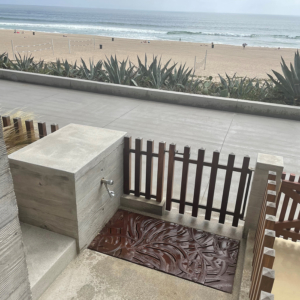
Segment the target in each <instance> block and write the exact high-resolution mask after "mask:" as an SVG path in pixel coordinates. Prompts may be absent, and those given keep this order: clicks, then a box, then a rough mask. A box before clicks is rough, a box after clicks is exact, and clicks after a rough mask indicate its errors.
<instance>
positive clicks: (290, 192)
mask: <svg viewBox="0 0 300 300" xmlns="http://www.w3.org/2000/svg"><path fill="white" fill-rule="evenodd" d="M285 178H286V174H285V173H283V175H282V183H281V187H280V192H279V196H278V203H277V211H276V213H277V218H278V221H277V222H276V223H275V231H276V237H282V238H284V239H289V238H290V239H292V241H294V242H297V241H298V240H300V233H299V232H300V212H299V213H297V212H298V209H297V208H298V204H300V176H299V178H298V182H295V179H296V176H295V174H290V176H289V180H285Z"/></svg>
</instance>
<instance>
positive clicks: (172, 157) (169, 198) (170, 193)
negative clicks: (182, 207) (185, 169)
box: [166, 144, 176, 211]
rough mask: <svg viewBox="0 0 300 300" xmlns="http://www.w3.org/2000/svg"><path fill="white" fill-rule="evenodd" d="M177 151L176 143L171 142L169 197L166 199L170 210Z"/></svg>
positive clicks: (167, 207) (167, 208)
mask: <svg viewBox="0 0 300 300" xmlns="http://www.w3.org/2000/svg"><path fill="white" fill-rule="evenodd" d="M175 152H176V145H175V144H170V146H169V164H168V179H167V199H166V210H168V211H170V210H171V209H172V196H173V181H174V168H175Z"/></svg>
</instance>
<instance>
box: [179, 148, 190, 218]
mask: <svg viewBox="0 0 300 300" xmlns="http://www.w3.org/2000/svg"><path fill="white" fill-rule="evenodd" d="M190 151H191V148H190V147H189V146H185V147H184V152H183V165H182V177H181V190H180V204H179V213H180V214H184V211H185V199H186V190H187V182H188V172H189V159H190Z"/></svg>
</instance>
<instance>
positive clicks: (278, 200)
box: [276, 172, 286, 216]
mask: <svg viewBox="0 0 300 300" xmlns="http://www.w3.org/2000/svg"><path fill="white" fill-rule="evenodd" d="M285 178H286V173H285V172H283V173H282V174H281V180H285ZM281 188H282V182H281V184H280V188H279V194H278V197H277V198H276V216H277V213H278V209H279V203H280V199H281V195H282V192H281Z"/></svg>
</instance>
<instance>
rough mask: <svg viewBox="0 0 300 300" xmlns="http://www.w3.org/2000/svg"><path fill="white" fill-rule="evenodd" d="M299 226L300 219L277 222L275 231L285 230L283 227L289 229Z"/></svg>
mask: <svg viewBox="0 0 300 300" xmlns="http://www.w3.org/2000/svg"><path fill="white" fill-rule="evenodd" d="M299 226H300V220H292V221H282V222H276V223H275V231H278V230H283V229H286V230H288V229H291V228H295V227H299Z"/></svg>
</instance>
